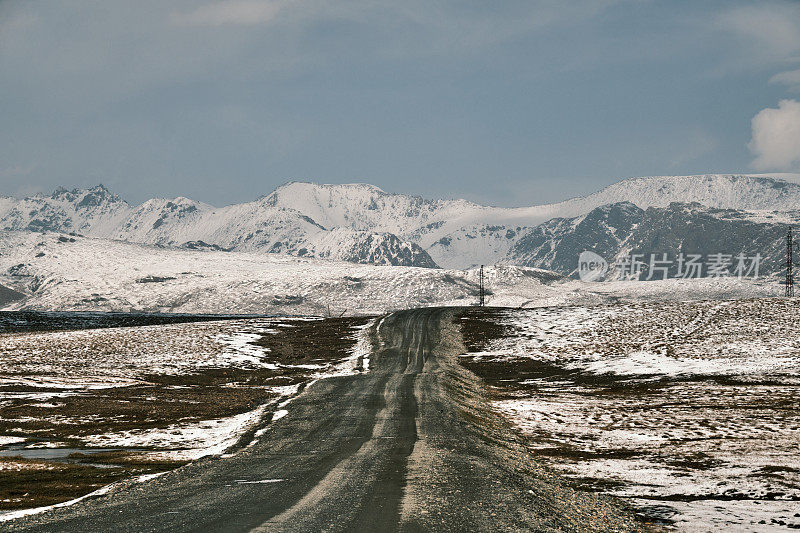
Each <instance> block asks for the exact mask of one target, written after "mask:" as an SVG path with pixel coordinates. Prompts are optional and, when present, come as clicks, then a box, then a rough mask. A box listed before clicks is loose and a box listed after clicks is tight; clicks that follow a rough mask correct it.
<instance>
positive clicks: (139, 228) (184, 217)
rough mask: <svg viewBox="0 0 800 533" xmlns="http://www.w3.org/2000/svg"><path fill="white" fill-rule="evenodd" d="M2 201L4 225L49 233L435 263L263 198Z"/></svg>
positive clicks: (108, 196)
mask: <svg viewBox="0 0 800 533" xmlns="http://www.w3.org/2000/svg"><path fill="white" fill-rule="evenodd" d="M5 200H6V202H4V203H3V202H0V228H2V229H5V230H15V231H20V230H21V231H52V232H64V233H78V234H81V235H87V236H93V237H100V238H111V239H117V240H124V241H130V242H138V243H147V244H157V245H162V246H184V247H189V248H204V247H208V248H214V249H223V250H237V251H252V252H270V253H289V254H293V255H299V256H304V255H305V256H316V255H320V256H321V257H325V258H329V259H338V260H342V261H351V262H356V263H370V264H378V265H403V266H423V267H429V268H435V267H436V266H437V265H436V263H435V262H434V261H433V260H432V259H431V258H430V256H429V255H428V254H427V253H426V252H425V251H424V250H423V249H422V248H420V247H419V246H418V245H417V244H415V243H413V242H407V241H403V240H402V239H400V238H398V237H397V236H396V235H394V234H391V233H389V232H375V231H367V230H355V229H351V228H346V227H343V228H333V231H331V230H329V229H328V228H325V227H323V226H322V225H320V224H318V223H317V222H315V221H314V220H313V219H311V218H310V217H308V216H306V215H304V214H303V213H301V212H299V211H297V210H295V209H291V208H284V207H276V206H273V205H270V204H269V202H267V200H266V199H263V198H262V199H260V200H258V201H255V202H248V203H243V204H237V205H231V206H226V207H222V208H215V207H213V206H210V205H208V204H204V203H201V202H196V201H193V200H190V199H188V198H182V197H180V198H174V199H172V200H167V199H160V198H158V199H151V200H148V201H146V202H144V203H142V204H141V205H139V206H135V207H134V206H130V205H129V204H128V203H127V202H125V201H123V200H121V199H120V198H119V197H118V196H116V195H114V194H112V193H111V192H110V191H109V190H108V189H106V188H105V187H104V186H102V185H98V186H96V187H93V188H91V189H75V190H72V191H67V190H66V189H58V190H56V191H55V192H54V193H53V194H52V195H50V196H44V195H37V196H32V197H29V198H24V199H21V200H17V201H14V200H13V199H5Z"/></svg>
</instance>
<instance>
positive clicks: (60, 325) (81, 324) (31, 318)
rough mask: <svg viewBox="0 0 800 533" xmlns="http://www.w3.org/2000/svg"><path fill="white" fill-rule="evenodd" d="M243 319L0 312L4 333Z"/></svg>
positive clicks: (57, 312)
mask: <svg viewBox="0 0 800 533" xmlns="http://www.w3.org/2000/svg"><path fill="white" fill-rule="evenodd" d="M237 318H242V317H241V316H236V315H190V314H178V313H170V314H159V313H100V312H60V311H0V333H23V332H32V331H71V330H79V329H97V328H123V327H134V326H155V325H159V324H182V323H186V322H207V321H213V320H228V319H237Z"/></svg>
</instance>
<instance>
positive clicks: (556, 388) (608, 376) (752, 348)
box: [469, 299, 800, 531]
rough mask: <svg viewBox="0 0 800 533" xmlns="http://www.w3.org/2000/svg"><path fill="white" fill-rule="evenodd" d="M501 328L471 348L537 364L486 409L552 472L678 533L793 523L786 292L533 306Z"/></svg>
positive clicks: (798, 374)
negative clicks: (508, 423)
mask: <svg viewBox="0 0 800 533" xmlns="http://www.w3.org/2000/svg"><path fill="white" fill-rule="evenodd" d="M503 323H504V324H505V325H506V326H507V327H508V328H510V330H511V332H510V333H509V335H508V336H507V337H505V338H504V339H501V340H498V341H497V342H493V343H491V344H490V345H489V346H488V347H487V348H486V350H485V351H484V352H482V353H479V354H474V355H476V356H477V357H478V358H480V359H483V360H486V359H490V360H492V359H500V360H508V361H514V360H516V359H518V358H531V359H534V360H536V361H541V362H542V363H543V365H542V366H541V367H536V368H538V369H539V370H535V371H534V372H533V373H532V374H530V375H529V376H528V377H527V379H525V380H521V381H520V382H518V384H519V385H521V386H522V387H523V388H522V389H520V390H519V391H518V392H517V391H516V389H515V392H514V393H513V394H512V393H508V395H509V396H511V397H510V398H507V399H502V400H498V401H496V402H495V407H496V408H497V409H498V410H499V411H500V412H502V413H504V414H505V415H506V416H507V417H508V418H510V419H511V420H512V421H513V422H514V423H515V424H516V425H517V426H518V427H519V428H520V429H521V430H522V431H523V432H524V433H526V434H527V435H528V437H529V439H530V442H531V443H532V446H534V448H538V449H539V450H540V452H539V454H540V457H541V458H542V459H543V460H545V461H547V462H548V464H550V465H551V466H552V467H553V468H555V469H556V470H558V471H560V472H561V473H562V474H563V475H566V476H567V477H570V478H573V479H574V480H576V482H578V483H579V484H582V485H584V486H586V487H587V488H592V489H594V490H601V491H604V492H608V493H610V494H613V495H615V496H618V497H622V498H625V499H628V500H630V501H631V502H632V503H634V504H635V505H637V506H638V507H639V508H640V509H642V510H643V512H645V513H646V514H648V515H650V516H654V517H659V518H663V519H666V520H671V521H673V522H674V523H675V525H676V527H678V528H679V529H681V530H686V531H697V530H706V529H709V530H711V529H717V528H723V529H724V528H734V529H736V528H738V529H742V530H748V531H767V530H773V529H775V528H778V527H786V524H793V525H794V526H800V517H796V516H794V514H795V513H797V510H798V508H797V505H796V503H797V501H798V499H800V456H798V454H797V450H798V446H800V429H798V428H800V414H798V412H797V409H796V406H797V405H798V402H800V396H798V391H800V389H798V386H800V343H798V341H797V339H798V338H800V324H798V323H797V320H796V302H795V301H792V300H783V299H756V300H740V301H731V302H695V303H689V302H683V303H680V304H670V303H637V304H620V305H611V306H595V307H583V306H577V307H566V308H553V309H536V310H528V311H517V312H508V313H507V314H506V318H504V319H503ZM472 355H473V354H469V356H472ZM762 521H763V523H762ZM781 524H783V525H781Z"/></svg>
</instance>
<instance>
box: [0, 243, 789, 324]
mask: <svg viewBox="0 0 800 533" xmlns="http://www.w3.org/2000/svg"><path fill="white" fill-rule="evenodd" d="M485 276H486V278H485V280H486V287H487V289H488V291H489V294H488V303H489V304H490V305H494V306H507V307H521V306H524V307H533V306H553V305H564V304H569V303H602V302H608V301H612V300H616V299H618V298H623V299H633V300H635V299H642V298H644V299H664V298H669V299H687V298H688V299H701V298H732V297H741V296H771V295H776V294H778V293H779V292H780V290H781V287H780V286H779V285H778V284H777V283H776V282H775V280H774V279H762V280H749V279H747V280H737V279H734V278H716V279H712V278H704V279H697V280H681V279H668V280H661V281H650V282H621V281H620V282H607V283H583V282H580V281H574V280H568V279H566V278H563V277H562V276H559V275H558V274H555V273H553V272H549V271H545V270H540V269H534V268H526V267H516V266H507V265H506V266H504V265H497V266H493V267H489V268H486V269H485ZM478 277H479V272H478V269H475V268H472V269H468V270H443V269H430V268H419V267H400V266H375V265H362V264H354V263H349V262H342V261H332V260H322V259H315V258H298V257H294V256H290V255H282V254H263V253H255V252H253V253H251V252H223V251H214V250H186V249H180V248H172V247H159V246H153V245H142V244H133V243H128V242H123V241H114V240H108V239H97V238H90V237H80V236H65V235H63V234H55V233H47V234H41V233H32V232H3V233H2V234H0V286H4V287H7V288H10V289H13V290H14V292H16V293H17V294H18V299H8V300H6V301H5V302H2V303H0V308H5V309H7V310H19V309H29V310H69V311H123V312H128V311H145V312H168V313H169V312H184V313H211V314H215V313H237V314H247V313H249V314H272V315H317V316H324V315H340V314H347V315H353V314H362V315H364V314H381V313H384V312H387V311H391V310H396V309H404V308H412V307H428V306H438V305H456V306H460V305H473V304H475V303H476V301H477V297H478V281H479V280H478Z"/></svg>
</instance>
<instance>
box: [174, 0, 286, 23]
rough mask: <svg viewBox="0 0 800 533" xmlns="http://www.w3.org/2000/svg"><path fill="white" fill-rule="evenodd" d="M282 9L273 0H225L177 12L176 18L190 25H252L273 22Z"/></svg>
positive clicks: (179, 21)
mask: <svg viewBox="0 0 800 533" xmlns="http://www.w3.org/2000/svg"><path fill="white" fill-rule="evenodd" d="M280 9H281V4H280V3H279V2H275V1H272V0H260V1H259V0H224V1H221V2H214V3H211V4H206V5H203V6H200V7H198V8H196V9H194V10H192V11H189V12H186V13H176V14H175V15H174V19H175V20H176V21H177V22H178V23H180V24H185V25H188V26H227V25H233V26H250V25H256V24H265V23H268V22H272V21H273V20H274V19H275V17H276V16H277V14H278V12H279V11H280Z"/></svg>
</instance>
